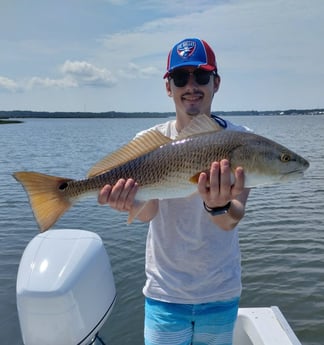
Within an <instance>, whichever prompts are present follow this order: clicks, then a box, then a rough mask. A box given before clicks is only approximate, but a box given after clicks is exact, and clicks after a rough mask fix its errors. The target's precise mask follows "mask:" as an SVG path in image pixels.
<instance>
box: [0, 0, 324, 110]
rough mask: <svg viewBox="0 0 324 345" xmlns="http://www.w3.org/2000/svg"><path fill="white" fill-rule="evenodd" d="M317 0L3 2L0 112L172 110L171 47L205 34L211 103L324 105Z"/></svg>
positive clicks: (233, 106)
mask: <svg viewBox="0 0 324 345" xmlns="http://www.w3.org/2000/svg"><path fill="white" fill-rule="evenodd" d="M323 15H324V1H323V0H309V1H304V0H271V1H269V0H229V1H227V0H200V1H198V0H196V1H193V0H187V1H182V0H173V1H156V0H138V1H135V0H55V1H54V0H53V1H50V0H30V1H19V0H1V2H0V110H17V109H18V110H35V111H93V112H103V111H110V110H114V111H126V112H132V111H156V112H165V111H173V110H174V107H173V102H172V100H171V99H169V98H168V97H167V95H166V93H165V87H164V80H163V79H162V76H163V74H164V71H165V66H166V58H167V54H168V52H169V50H170V49H171V47H172V46H173V45H174V44H175V43H176V42H178V41H179V40H181V39H183V38H185V37H199V38H202V39H205V40H206V41H207V42H208V43H209V44H210V45H211V46H212V47H213V49H214V51H215V53H216V56H217V62H218V67H219V73H220V75H221V77H222V83H221V87H220V90H219V92H218V93H217V94H216V96H215V99H214V103H213V107H212V108H213V110H225V111H230V110H273V109H282V110H284V109H291V108H296V109H303V108H324V40H323V38H324V24H323Z"/></svg>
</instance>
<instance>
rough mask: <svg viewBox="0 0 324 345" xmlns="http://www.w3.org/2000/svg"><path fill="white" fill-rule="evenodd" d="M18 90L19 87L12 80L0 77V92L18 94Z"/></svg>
mask: <svg viewBox="0 0 324 345" xmlns="http://www.w3.org/2000/svg"><path fill="white" fill-rule="evenodd" d="M20 89H21V88H20V86H19V85H18V84H17V83H16V82H15V81H14V80H12V79H9V78H6V77H1V76H0V90H4V91H8V92H18V91H20Z"/></svg>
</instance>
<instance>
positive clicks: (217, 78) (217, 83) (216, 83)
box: [214, 75, 221, 93]
mask: <svg viewBox="0 0 324 345" xmlns="http://www.w3.org/2000/svg"><path fill="white" fill-rule="evenodd" d="M220 83H221V77H220V76H219V75H217V76H215V77H214V93H216V92H217V91H218V89H219V86H220Z"/></svg>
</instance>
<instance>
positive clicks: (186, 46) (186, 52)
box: [177, 41, 196, 58]
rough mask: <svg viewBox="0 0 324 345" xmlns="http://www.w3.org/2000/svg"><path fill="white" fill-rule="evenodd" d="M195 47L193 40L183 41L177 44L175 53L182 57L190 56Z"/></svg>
mask: <svg viewBox="0 0 324 345" xmlns="http://www.w3.org/2000/svg"><path fill="white" fill-rule="evenodd" d="M195 49H196V42H195V41H184V42H181V43H180V44H178V46H177V53H178V55H179V56H180V57H182V58H188V57H190V56H191V55H192V54H193V52H194V51H195Z"/></svg>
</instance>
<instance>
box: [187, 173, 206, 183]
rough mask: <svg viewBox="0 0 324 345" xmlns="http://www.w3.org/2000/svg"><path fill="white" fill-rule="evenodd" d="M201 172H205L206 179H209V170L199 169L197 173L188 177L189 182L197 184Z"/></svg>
mask: <svg viewBox="0 0 324 345" xmlns="http://www.w3.org/2000/svg"><path fill="white" fill-rule="evenodd" d="M203 172H204V173H206V174H207V176H208V179H209V171H208V170H206V171H199V172H198V173H197V174H195V175H193V176H191V177H190V179H189V181H190V182H191V183H194V184H198V180H199V176H200V174H201V173H203Z"/></svg>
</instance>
